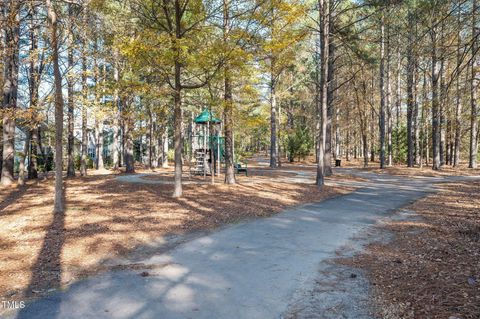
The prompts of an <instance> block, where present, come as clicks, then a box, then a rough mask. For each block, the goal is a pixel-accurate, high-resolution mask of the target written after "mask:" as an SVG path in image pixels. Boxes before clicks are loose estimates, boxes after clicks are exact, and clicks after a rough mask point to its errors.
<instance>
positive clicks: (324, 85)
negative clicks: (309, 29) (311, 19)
mask: <svg viewBox="0 0 480 319" xmlns="http://www.w3.org/2000/svg"><path fill="white" fill-rule="evenodd" d="M318 4H319V20H320V21H319V22H320V39H319V40H320V61H319V62H320V63H319V64H320V65H319V66H320V70H319V72H318V74H319V79H318V80H319V82H318V84H317V90H318V91H319V98H318V99H317V103H318V105H317V112H318V113H319V115H320V116H318V119H319V121H320V125H319V127H320V130H319V137H318V155H317V177H316V185H317V186H320V187H322V186H323V185H324V184H325V140H326V134H327V106H328V82H327V79H328V56H329V43H330V36H329V35H330V30H329V29H330V3H329V0H319V2H318Z"/></svg>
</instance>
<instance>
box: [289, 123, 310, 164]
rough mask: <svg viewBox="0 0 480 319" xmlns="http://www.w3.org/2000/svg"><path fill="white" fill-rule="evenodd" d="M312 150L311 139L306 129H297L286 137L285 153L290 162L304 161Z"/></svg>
mask: <svg viewBox="0 0 480 319" xmlns="http://www.w3.org/2000/svg"><path fill="white" fill-rule="evenodd" d="M312 148H313V139H312V136H311V134H310V131H309V129H308V128H302V127H297V128H295V129H294V130H293V131H291V132H290V133H289V134H288V135H287V151H288V157H289V159H290V162H293V161H294V160H295V158H297V159H298V160H301V159H305V158H306V157H307V156H308V155H309V154H310V152H311V151H312Z"/></svg>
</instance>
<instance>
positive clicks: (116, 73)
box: [112, 51, 121, 171]
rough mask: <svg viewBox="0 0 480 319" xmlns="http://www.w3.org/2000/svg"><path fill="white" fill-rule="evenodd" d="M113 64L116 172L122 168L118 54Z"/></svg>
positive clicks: (113, 155) (113, 159) (114, 164)
mask: <svg viewBox="0 0 480 319" xmlns="http://www.w3.org/2000/svg"><path fill="white" fill-rule="evenodd" d="M113 57H114V62H113V80H114V82H115V89H114V91H113V108H114V109H113V113H114V114H113V145H112V148H113V154H112V157H113V158H112V162H113V170H114V171H116V170H118V169H119V167H120V108H121V101H120V96H119V91H118V86H119V81H120V71H119V69H118V52H116V51H115V52H114V55H113Z"/></svg>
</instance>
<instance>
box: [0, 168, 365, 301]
mask: <svg viewBox="0 0 480 319" xmlns="http://www.w3.org/2000/svg"><path fill="white" fill-rule="evenodd" d="M262 165H263V164H262V163H256V162H251V163H249V175H250V176H249V177H245V176H241V175H239V176H238V184H237V185H233V186H229V185H224V184H223V183H222V182H219V180H218V178H217V183H216V184H214V185H211V184H210V181H211V178H210V177H207V179H206V180H204V179H203V177H190V178H189V177H188V174H185V181H186V182H187V183H185V185H184V196H183V197H182V198H179V199H173V198H172V197H171V194H172V191H173V188H172V185H171V183H170V182H172V181H173V177H172V175H173V174H172V169H171V168H170V169H157V170H156V171H151V170H141V169H139V170H138V172H139V173H143V174H142V175H145V176H143V177H142V178H143V179H145V181H147V183H129V182H125V181H122V180H120V179H119V177H125V176H135V175H127V174H114V173H112V172H110V171H106V170H105V171H99V172H95V171H91V172H90V175H89V176H87V177H84V178H83V177H82V178H80V177H77V178H73V179H68V180H67V181H66V183H65V185H66V203H67V209H66V212H65V214H57V215H53V214H52V210H53V193H54V192H53V187H54V185H53V178H52V177H50V178H48V179H46V180H40V181H38V182H28V184H27V185H26V186H24V187H18V188H3V189H0V224H1V225H2V227H1V230H0V269H1V270H2V271H1V272H0V300H1V299H2V298H7V299H8V300H12V299H14V300H19V299H22V298H30V297H39V296H42V295H43V294H45V293H48V292H49V291H51V290H52V289H54V288H58V287H61V286H63V285H65V284H68V283H70V282H73V281H76V280H77V279H79V278H84V277H86V276H88V275H91V274H94V273H97V272H101V271H106V270H108V269H110V267H111V264H112V263H111V261H112V260H114V259H116V258H119V257H124V256H126V255H128V254H130V253H132V252H133V251H135V249H136V248H138V247H142V246H145V245H148V244H149V243H151V242H152V241H155V240H158V239H159V238H161V237H162V236H167V237H168V236H182V235H184V234H189V233H195V232H199V231H208V230H212V229H215V228H218V227H219V226H222V225H226V224H229V223H236V222H238V221H241V220H244V219H247V218H256V217H266V216H271V215H273V214H275V213H277V212H280V211H282V210H283V209H285V208H286V207H289V206H297V205H301V204H305V203H310V202H318V201H321V200H324V199H327V198H331V197H335V196H338V195H342V194H346V193H348V192H351V191H352V190H353V187H350V186H336V187H334V186H328V187H325V188H324V189H323V190H319V189H318V188H317V187H315V186H314V185H313V181H314V178H313V179H311V178H310V177H311V176H312V173H313V172H314V167H311V166H309V167H303V166H299V165H292V164H288V165H284V170H283V171H272V170H270V169H268V168H266V167H264V165H263V166H262ZM285 167H286V168H285ZM286 170H288V171H286ZM295 172H304V175H302V176H305V178H304V180H303V182H302V180H300V181H299V182H298V183H291V182H288V183H286V182H285V178H289V177H292V176H293V177H295V176H297V175H298V173H295ZM136 175H138V174H136ZM352 179H353V177H351V176H348V175H342V174H337V175H336V176H334V177H332V178H331V180H335V181H340V182H341V181H343V182H344V183H347V182H348V181H350V180H352ZM357 179H358V178H357ZM155 180H157V181H162V183H155V182H154V183H148V181H155ZM163 182H165V183H163Z"/></svg>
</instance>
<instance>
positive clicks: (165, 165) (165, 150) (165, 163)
mask: <svg viewBox="0 0 480 319" xmlns="http://www.w3.org/2000/svg"><path fill="white" fill-rule="evenodd" d="M161 141H162V145H161V149H162V159H161V163H160V165H161V166H162V167H163V168H168V127H165V131H164V132H163V135H162V138H161Z"/></svg>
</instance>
